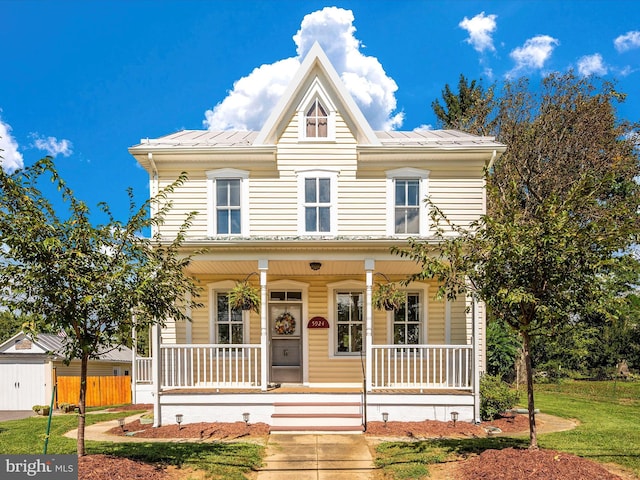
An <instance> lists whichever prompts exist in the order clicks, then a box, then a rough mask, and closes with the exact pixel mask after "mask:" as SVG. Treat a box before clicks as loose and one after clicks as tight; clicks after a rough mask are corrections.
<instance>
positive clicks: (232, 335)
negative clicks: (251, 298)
mask: <svg viewBox="0 0 640 480" xmlns="http://www.w3.org/2000/svg"><path fill="white" fill-rule="evenodd" d="M215 309H216V311H215V335H216V338H215V342H216V343H222V344H240V343H244V321H243V315H242V310H241V309H239V308H232V307H231V305H230V304H229V293H228V292H216V293H215Z"/></svg>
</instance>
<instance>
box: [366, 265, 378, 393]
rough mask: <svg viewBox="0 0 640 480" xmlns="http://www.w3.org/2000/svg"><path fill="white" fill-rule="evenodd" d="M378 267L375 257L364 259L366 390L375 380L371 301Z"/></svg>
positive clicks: (370, 387)
mask: <svg viewBox="0 0 640 480" xmlns="http://www.w3.org/2000/svg"><path fill="white" fill-rule="evenodd" d="M375 268H376V261H375V260H374V259H373V258H367V259H365V261H364V269H365V272H366V283H367V286H366V296H365V302H366V307H365V308H366V312H365V317H364V320H365V341H364V344H365V366H366V368H365V372H366V373H365V374H366V376H367V378H366V390H367V392H370V391H371V390H372V385H373V381H372V378H371V375H372V374H373V366H372V364H371V362H372V361H373V358H372V355H373V348H372V344H373V331H372V325H373V304H372V301H371V294H372V292H373V270H374V269H375Z"/></svg>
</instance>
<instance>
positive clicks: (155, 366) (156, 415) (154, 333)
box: [151, 323, 162, 427]
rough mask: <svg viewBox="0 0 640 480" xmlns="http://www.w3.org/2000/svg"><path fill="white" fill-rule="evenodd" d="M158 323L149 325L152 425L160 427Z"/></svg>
mask: <svg viewBox="0 0 640 480" xmlns="http://www.w3.org/2000/svg"><path fill="white" fill-rule="evenodd" d="M161 355H162V352H161V351H160V325H158V324H157V323H155V324H154V325H153V326H152V327H151V370H152V379H153V426H154V427H160V426H161V425H162V418H161V411H160V381H161V378H160V375H161V368H162V360H161V358H160V356H161Z"/></svg>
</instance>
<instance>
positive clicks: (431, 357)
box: [371, 345, 473, 390]
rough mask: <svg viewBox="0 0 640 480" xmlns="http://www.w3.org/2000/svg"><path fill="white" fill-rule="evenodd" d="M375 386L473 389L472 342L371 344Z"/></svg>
mask: <svg viewBox="0 0 640 480" xmlns="http://www.w3.org/2000/svg"><path fill="white" fill-rule="evenodd" d="M371 349H372V357H373V358H372V362H373V363H372V377H373V378H372V388H375V389H416V388H419V389H463V390H464V389H469V390H470V389H471V387H472V366H473V365H472V352H473V346H472V345H372V346H371Z"/></svg>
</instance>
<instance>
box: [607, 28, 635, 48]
mask: <svg viewBox="0 0 640 480" xmlns="http://www.w3.org/2000/svg"><path fill="white" fill-rule="evenodd" d="M613 45H614V46H615V47H616V50H617V51H618V52H620V53H622V52H626V51H627V50H632V49H634V48H640V31H638V30H631V31H630V32H627V33H625V34H624V35H620V36H619V37H617V38H616V39H615V40H614V41H613Z"/></svg>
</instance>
